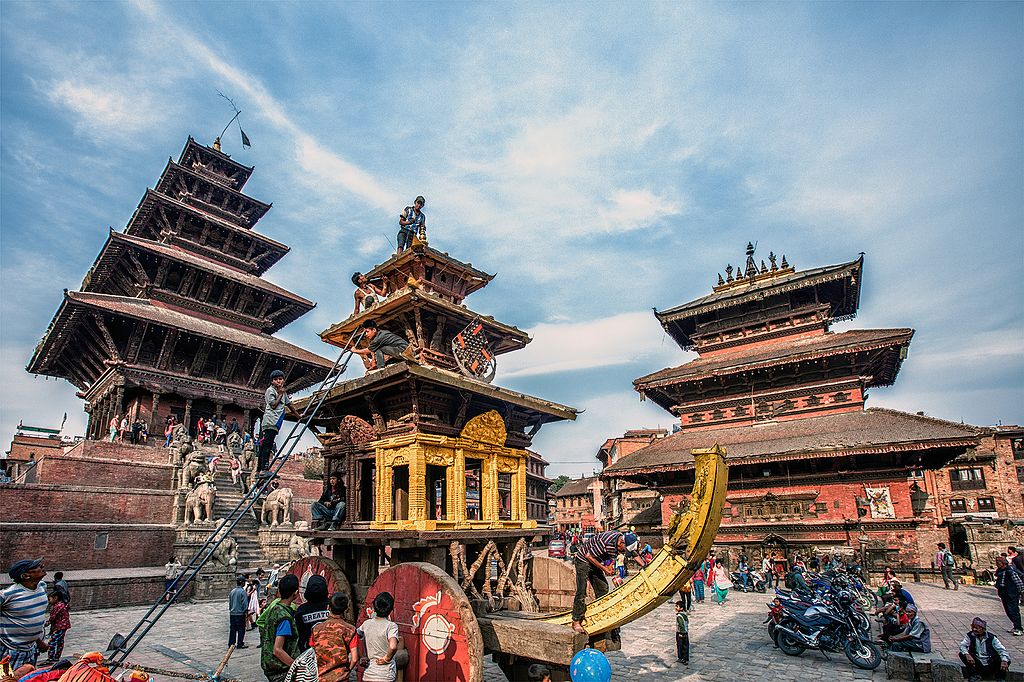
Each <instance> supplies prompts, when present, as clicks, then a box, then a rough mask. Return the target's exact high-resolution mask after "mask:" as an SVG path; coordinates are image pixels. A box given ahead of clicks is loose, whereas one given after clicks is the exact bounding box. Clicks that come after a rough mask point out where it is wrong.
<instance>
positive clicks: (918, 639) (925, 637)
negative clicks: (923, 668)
mask: <svg viewBox="0 0 1024 682" xmlns="http://www.w3.org/2000/svg"><path fill="white" fill-rule="evenodd" d="M906 612H907V617H908V618H909V620H908V621H907V624H906V625H905V626H904V627H903V629H902V630H900V631H899V632H897V633H896V634H895V635H893V636H892V637H890V638H889V651H916V652H918V653H922V654H930V653H931V652H932V634H931V631H930V630H929V629H928V625H927V624H925V622H924V621H923V620H921V619H920V618H918V616H917V606H916V605H915V604H908V605H907V608H906Z"/></svg>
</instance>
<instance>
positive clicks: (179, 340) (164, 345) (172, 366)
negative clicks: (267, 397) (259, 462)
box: [27, 137, 333, 437]
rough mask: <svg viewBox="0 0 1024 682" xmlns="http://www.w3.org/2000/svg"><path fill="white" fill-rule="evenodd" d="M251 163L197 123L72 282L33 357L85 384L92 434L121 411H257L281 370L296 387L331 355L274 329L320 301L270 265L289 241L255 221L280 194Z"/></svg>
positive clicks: (322, 371)
mask: <svg viewBox="0 0 1024 682" xmlns="http://www.w3.org/2000/svg"><path fill="white" fill-rule="evenodd" d="M251 173H252V168H251V167H248V166H243V165H242V164H239V163H237V162H236V161H234V160H232V159H231V157H230V156H228V155H227V154H224V153H222V152H220V151H219V150H217V149H213V148H211V147H207V146H204V145H201V144H199V143H197V142H196V141H195V140H194V139H192V138H191V137H190V138H189V139H188V141H187V143H186V144H185V148H184V149H183V150H182V153H181V156H180V157H179V161H178V162H174V161H173V160H171V161H169V162H168V164H167V166H166V168H165V169H164V172H163V174H162V175H161V177H160V180H159V181H158V182H157V185H156V188H155V189H152V190H146V192H145V195H144V196H143V199H142V201H141V202H140V204H139V208H138V209H137V210H136V212H135V214H134V215H133V216H132V218H131V220H130V221H129V223H128V226H127V227H126V229H125V231H124V232H123V233H119V232H114V231H113V230H111V232H110V234H109V236H108V239H107V242H106V244H105V245H104V246H103V249H102V250H101V251H100V254H99V255H98V256H97V258H96V261H95V262H94V264H93V266H92V268H91V269H90V270H89V272H88V274H87V275H86V276H85V278H84V280H83V282H82V290H81V291H80V292H76V291H72V292H68V291H65V296H64V300H63V302H62V303H61V306H60V308H59V309H58V311H57V314H56V315H55V316H54V318H53V321H52V322H51V323H50V327H49V329H48V330H47V332H46V334H45V336H44V337H43V339H42V341H41V342H40V343H39V345H38V347H37V348H36V351H35V353H34V354H33V356H32V359H31V360H30V361H29V364H28V367H27V369H28V371H30V372H33V373H38V374H47V375H50V376H57V377H62V378H65V379H67V380H68V381H70V382H72V383H73V384H75V385H76V386H77V387H78V388H79V389H80V390H81V391H82V393H81V394H80V395H82V397H84V398H85V399H86V400H87V401H88V405H87V408H86V409H87V410H89V411H90V412H91V413H92V418H91V419H90V432H89V435H91V436H92V437H98V436H99V435H100V434H101V433H102V432H103V431H105V426H106V425H105V420H106V419H108V418H109V417H111V416H113V415H126V414H130V415H131V416H133V418H134V417H139V418H145V419H146V420H147V421H148V422H149V423H150V428H151V429H154V428H159V427H158V426H157V422H158V421H159V419H158V418H160V417H163V416H165V414H167V413H173V414H176V415H177V416H178V417H179V419H184V420H186V421H188V420H189V419H190V417H193V416H194V417H198V416H214V415H217V416H224V415H225V414H226V413H228V412H231V413H232V414H237V415H238V416H244V417H245V420H244V422H245V423H248V421H249V417H250V411H251V410H253V409H258V408H259V407H261V405H262V392H263V389H264V388H265V384H266V383H267V382H268V381H269V373H270V372H271V371H272V370H274V369H280V370H282V371H284V372H285V375H286V385H287V386H288V388H289V390H293V391H294V390H298V389H302V388H305V387H307V386H309V385H311V384H313V383H315V382H316V381H319V380H320V379H321V378H322V377H324V376H325V375H326V372H327V370H328V369H329V368H330V367H331V365H332V364H333V363H331V362H330V361H328V360H326V359H325V358H322V357H320V356H318V355H316V354H314V353H311V352H309V351H306V350H304V349H302V348H299V347H297V346H294V345H292V344H290V343H287V342H285V341H282V340H280V339H276V338H274V337H272V336H270V334H272V333H274V332H276V331H278V330H280V329H281V328H282V327H284V326H285V325H287V324H289V323H291V322H293V321H294V320H296V319H298V318H299V317H301V316H302V315H304V314H305V313H307V312H309V311H310V310H312V308H313V307H314V306H315V304H314V303H313V302H311V301H309V300H307V299H305V298H303V297H302V296H299V295H297V294H294V293H292V292H290V291H287V290H286V289H283V288H281V287H279V286H277V285H275V284H273V283H271V282H268V281H266V280H263V279H262V278H261V277H260V275H261V274H262V273H263V272H265V271H266V270H267V268H269V267H270V266H272V265H273V264H274V263H276V262H277V260H279V259H280V258H281V257H282V256H283V255H284V254H286V253H287V252H288V247H286V246H285V245H283V244H280V243H278V242H276V241H274V240H273V239H270V238H269V237H266V236H264V235H261V234H259V233H258V232H256V231H255V230H253V229H252V228H253V226H254V225H255V224H256V222H257V221H258V220H259V219H260V218H262V217H263V216H264V215H265V214H266V212H267V210H269V209H270V204H267V203H264V202H261V201H258V200H256V199H253V198H252V197H249V196H247V195H245V194H243V193H242V191H241V190H242V187H243V186H244V185H245V182H246V181H247V180H248V179H249V176H250V175H251ZM161 400H163V404H162V408H161ZM193 401H199V402H196V404H195V405H193ZM193 407H194V408H195V409H193ZM243 411H244V415H243Z"/></svg>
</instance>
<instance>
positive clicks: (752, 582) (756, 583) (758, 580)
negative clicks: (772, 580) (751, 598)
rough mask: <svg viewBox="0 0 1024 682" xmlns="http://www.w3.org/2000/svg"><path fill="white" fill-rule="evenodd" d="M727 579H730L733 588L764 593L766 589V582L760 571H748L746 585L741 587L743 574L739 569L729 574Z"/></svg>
mask: <svg viewBox="0 0 1024 682" xmlns="http://www.w3.org/2000/svg"><path fill="white" fill-rule="evenodd" d="M729 579H730V580H732V584H733V585H735V589H737V590H742V591H743V592H749V591H751V590H753V591H754V592H760V593H762V594H764V593H765V592H767V591H768V582H767V581H766V580H765V579H764V575H763V574H762V573H761V572H760V571H749V572H748V573H747V586H746V587H743V575H742V574H741V573H740V572H739V571H733V572H732V573H731V574H730V575H729Z"/></svg>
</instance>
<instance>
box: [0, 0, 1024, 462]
mask: <svg viewBox="0 0 1024 682" xmlns="http://www.w3.org/2000/svg"><path fill="white" fill-rule="evenodd" d="M0 11H2V26H0V32H2V48H0V81H2V89H0V129H2V133H0V135H2V145H0V285H2V291H3V296H2V298H0V370H2V372H3V375H4V377H5V381H4V383H5V390H4V391H3V398H2V403H0V434H2V437H3V439H4V440H5V442H9V438H8V435H9V433H11V432H12V430H13V427H14V425H15V424H17V422H18V421H19V420H22V419H23V420H24V421H25V422H26V423H30V424H39V425H51V424H55V423H59V421H60V417H61V415H62V414H63V412H64V411H65V410H66V411H67V412H68V415H69V421H68V424H69V430H70V431H71V432H81V430H82V428H83V427H84V422H85V414H84V412H83V411H82V409H81V404H80V401H79V400H77V399H76V398H75V397H74V388H73V387H72V386H71V385H70V384H68V383H66V382H63V381H55V380H52V379H50V380H46V379H44V378H42V377H32V376H30V375H28V374H27V373H26V372H25V371H24V366H25V364H26V363H27V361H28V359H29V357H30V356H31V353H32V349H33V347H34V346H35V344H36V343H37V342H38V340H39V339H40V338H41V336H42V334H43V332H44V331H45V329H46V326H47V324H48V323H49V321H50V319H51V317H52V315H53V313H54V311H55V310H56V308H57V306H58V304H59V302H60V299H61V290H62V289H63V288H64V287H67V288H71V289H76V288H78V287H79V286H80V283H81V279H82V277H83V275H84V274H85V273H86V271H87V270H88V268H89V266H90V265H91V263H92V261H93V259H94V258H95V256H96V254H97V253H98V252H99V249H100V247H101V245H102V244H103V242H104V240H105V236H106V230H107V228H108V226H113V227H114V228H115V229H123V227H124V225H125V223H126V222H127V220H128V219H129V217H130V216H131V214H132V211H133V210H134V208H135V207H136V205H137V204H138V201H139V199H140V198H141V196H142V194H143V192H144V189H145V188H146V187H147V186H149V187H151V186H153V184H154V183H155V181H156V179H157V177H158V175H159V173H160V171H161V170H162V168H163V166H164V164H165V162H166V160H167V157H169V156H177V154H178V153H179V152H180V150H181V147H182V145H183V144H184V141H185V139H186V137H187V136H188V135H189V134H191V135H193V136H195V137H196V138H197V139H199V140H201V141H204V142H207V143H209V142H212V140H213V138H214V137H215V136H216V134H217V133H218V132H220V129H221V128H222V127H223V125H224V123H225V122H226V121H227V119H228V118H230V115H231V112H230V110H229V109H228V108H227V107H226V105H225V103H224V101H223V100H221V99H220V98H219V97H218V96H217V91H218V90H220V91H222V92H225V93H227V94H230V95H231V96H232V97H233V98H234V99H235V100H236V101H237V102H238V104H239V105H240V107H241V108H242V109H243V112H244V113H243V115H242V123H243V127H244V128H245V130H246V132H247V133H248V135H249V137H250V138H251V139H252V142H253V147H252V148H251V149H246V150H243V149H241V147H240V144H239V141H238V138H237V131H234V132H232V133H229V134H228V136H227V137H226V140H225V151H226V152H228V153H230V154H232V155H233V156H234V158H236V159H238V160H239V161H241V162H242V163H245V164H248V165H254V166H256V171H255V173H254V175H253V178H252V179H251V180H250V182H249V184H248V185H247V186H246V191H247V192H248V193H249V194H251V195H253V196H255V197H256V198H259V199H262V200H265V201H272V202H273V204H274V208H273V209H272V210H271V212H270V213H269V214H268V216H267V217H266V218H264V219H263V220H262V221H261V222H260V223H259V225H258V229H259V230H260V231H262V232H264V233H265V234H267V235H269V236H271V237H273V238H275V239H277V240H279V241H282V242H285V243H286V244H289V245H290V246H291V247H292V252H291V253H290V254H289V255H288V256H287V257H286V258H285V259H284V260H283V261H282V262H281V263H280V264H279V265H277V266H275V267H274V268H273V269H272V270H271V271H270V272H269V274H268V279H270V280H272V281H274V282H275V283H278V284H281V285H283V286H286V287H288V288H290V289H292V290H294V291H296V292H298V293H300V294H302V295H303V296H306V297H307V298H310V299H313V300H315V301H317V302H318V304H319V305H318V307H317V308H316V309H315V310H314V311H313V312H312V313H310V314H309V315H307V316H306V317H304V318H302V319H301V320H299V321H298V322H296V323H294V324H292V325H291V326H289V327H288V328H287V329H286V330H285V331H284V332H283V333H282V336H283V337H284V338H286V339H288V340H289V341H292V342H294V343H298V344H300V345H302V346H304V347H306V348H310V349H312V350H315V351H318V352H321V353H322V354H328V355H329V354H330V347H328V346H325V345H323V344H321V342H320V341H319V339H318V337H317V335H316V333H317V332H319V331H320V330H322V329H324V328H325V327H327V326H328V325H329V324H331V323H332V322H335V321H337V320H338V319H340V318H342V317H343V316H344V314H347V312H348V311H350V310H351V305H352V303H351V286H350V285H349V284H348V277H349V275H350V274H351V272H352V271H353V270H357V269H358V270H365V269H367V268H368V267H369V266H371V265H372V264H374V263H377V262H380V261H381V260H383V259H385V258H386V257H387V256H388V254H389V251H390V249H389V246H388V243H387V240H386V238H385V235H386V236H387V238H390V239H392V240H393V239H394V233H395V231H396V225H395V223H396V217H397V215H398V213H399V212H400V211H401V209H402V207H403V206H406V205H407V204H408V203H410V201H411V199H412V197H414V196H416V195H417V194H423V195H425V196H426V197H427V210H426V212H427V215H428V229H429V236H430V242H431V245H432V246H435V247H437V248H440V249H441V250H445V251H448V252H450V253H452V254H453V255H455V256H457V257H459V258H461V259H463V260H466V261H470V262H472V263H473V264H474V265H476V266H477V267H480V268H482V269H484V270H487V271H489V272H496V273H497V275H498V277H497V278H496V279H495V280H494V281H493V282H492V283H491V285H490V286H488V287H487V288H486V289H485V290H483V291H481V292H480V293H478V294H475V295H474V296H472V297H471V298H470V300H469V303H470V305H471V306H472V307H473V308H474V309H476V310H478V311H480V312H483V313H485V314H491V315H494V316H495V317H497V318H498V319H501V320H504V321H506V322H509V323H512V324H515V325H517V326H519V327H520V328H523V329H526V330H528V331H529V332H530V333H531V334H532V335H533V336H534V342H533V343H531V344H530V346H529V347H528V348H527V349H526V350H524V351H521V352H519V353H516V354H513V355H509V356H503V357H502V358H501V359H500V363H499V375H498V378H497V383H499V384H501V385H504V386H507V387H510V388H513V389H516V390H521V391H525V392H528V393H532V394H534V395H538V396H541V397H544V398H548V399H551V400H556V401H559V402H563V403H566V404H570V405H574V406H576V407H580V408H585V409H586V412H585V413H584V414H583V415H582V416H581V417H580V419H579V420H578V421H577V422H576V423H575V424H562V425H551V426H547V427H545V428H544V429H543V430H542V431H541V432H540V434H539V435H538V437H537V439H536V441H535V444H536V446H537V449H539V450H540V451H541V452H542V453H544V455H545V456H546V457H548V459H550V460H551V461H552V463H553V466H552V467H551V468H550V469H549V473H550V474H552V475H557V474H559V473H573V474H575V473H580V472H589V471H590V470H592V469H593V467H594V466H595V465H596V460H595V459H594V453H595V451H596V449H597V447H598V445H599V444H600V443H601V442H603V441H604V439H605V438H606V437H609V436H613V435H617V434H620V433H621V432H622V431H624V430H625V429H627V428H632V427H646V426H656V425H662V426H668V425H670V424H671V423H672V421H673V419H672V417H671V416H670V415H669V414H668V413H666V412H663V411H662V410H661V409H660V408H658V407H656V406H654V405H652V404H651V403H640V402H639V400H638V397H637V395H636V394H635V393H634V392H633V391H632V386H631V381H632V379H634V378H635V377H638V376H641V375H643V374H646V373H649V372H651V371H655V370H657V369H660V368H662V367H665V366H669V365H674V364H680V363H682V362H685V361H686V360H687V359H689V358H690V357H691V354H687V353H684V352H682V351H680V350H679V349H678V348H677V347H676V346H675V345H674V343H672V341H671V340H670V339H669V338H668V337H667V336H665V335H664V334H663V333H662V330H661V328H660V327H659V326H658V325H657V323H656V322H655V320H654V318H653V316H652V315H651V314H650V310H651V308H653V307H657V308H659V309H663V308H667V307H670V306H673V305H676V304H679V303H682V302H684V301H688V300H691V299H693V298H696V297H698V296H701V295H704V294H706V293H709V292H710V288H711V285H712V284H713V283H714V281H715V278H716V273H717V272H719V271H721V270H723V268H724V267H725V265H726V263H729V262H731V263H733V264H736V263H737V262H738V261H739V260H740V259H741V258H742V252H743V247H744V246H745V245H746V243H747V241H748V240H753V241H756V242H758V245H759V253H760V254H762V255H766V254H767V252H768V250H774V251H775V252H776V253H785V254H786V255H787V256H788V257H789V259H790V261H791V262H792V263H793V264H794V265H795V266H796V267H797V268H805V267H814V266H818V265H823V264H827V263H837V262H843V261H847V260H852V259H854V258H856V257H857V254H858V253H859V252H861V251H864V252H866V254H867V255H866V265H865V281H864V288H863V296H862V299H861V304H862V305H861V314H860V316H859V317H858V318H857V319H856V320H854V321H852V322H846V323H843V324H841V325H838V326H837V327H836V328H837V330H842V329H848V328H856V327H898V326H910V327H914V328H915V329H916V330H917V334H916V336H915V339H914V342H913V344H912V346H911V354H910V357H909V359H908V360H907V361H906V363H905V364H904V366H903V371H902V373H901V375H900V378H899V380H898V382H897V384H896V385H895V386H893V387H890V388H884V389H876V390H875V391H872V397H871V400H870V404H873V405H875V406H888V407H894V408H897V409H904V410H909V411H917V410H924V411H926V412H927V413H928V414H932V415H935V416H939V417H943V418H947V419H952V420H964V421H967V422H971V423H975V424H994V423H997V422H998V421H1002V422H1003V423H1011V422H1016V423H1020V422H1022V421H1024V355H1022V350H1021V349H1022V347H1024V343H1022V341H1024V303H1022V301H1024V284H1022V280H1024V278H1022V277H1021V269H1022V265H1024V126H1022V111H1024V106H1022V105H1024V66H1022V65H1024V47H1022V46H1024V4H1021V3H969V4H968V3H964V4H958V3H909V2H906V3H849V4H844V3H811V4H799V3H779V4H768V3H758V4H752V3H717V4H679V3H671V4H669V3H666V4H661V3H624V4H622V5H616V4H613V3H598V4H584V3H514V4H513V3H478V4H470V3H434V2H422V3H414V4H405V3H344V4H343V3H175V4H163V3H146V2H134V3H126V4H122V3H72V2H68V3H47V2H16V1H10V0H9V1H8V2H4V3H3V4H2V6H0Z"/></svg>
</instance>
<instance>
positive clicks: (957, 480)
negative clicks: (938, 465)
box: [949, 467, 985, 490]
mask: <svg viewBox="0 0 1024 682" xmlns="http://www.w3.org/2000/svg"><path fill="white" fill-rule="evenodd" d="M949 481H950V487H951V488H952V489H953V490H984V489H985V472H984V471H983V470H982V468H981V467H970V468H966V469H951V470H950V472H949Z"/></svg>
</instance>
